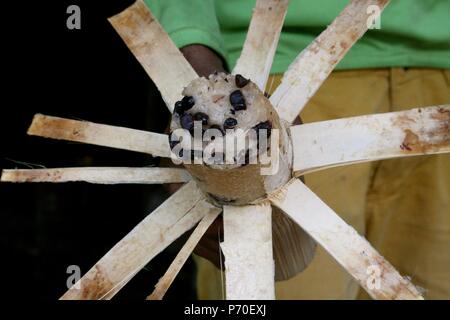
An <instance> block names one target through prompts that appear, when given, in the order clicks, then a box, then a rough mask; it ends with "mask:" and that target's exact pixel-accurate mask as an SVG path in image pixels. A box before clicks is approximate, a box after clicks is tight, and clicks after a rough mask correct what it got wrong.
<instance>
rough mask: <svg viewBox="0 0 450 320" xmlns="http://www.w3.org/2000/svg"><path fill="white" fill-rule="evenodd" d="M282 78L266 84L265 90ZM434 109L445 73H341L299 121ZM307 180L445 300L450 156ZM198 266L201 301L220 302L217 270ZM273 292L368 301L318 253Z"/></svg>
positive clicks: (428, 293) (449, 93)
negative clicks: (303, 269) (307, 264)
mask: <svg viewBox="0 0 450 320" xmlns="http://www.w3.org/2000/svg"><path fill="white" fill-rule="evenodd" d="M280 79H281V76H279V75H274V76H272V77H271V79H269V82H268V87H269V91H273V90H274V89H275V87H276V86H277V85H278V84H279V81H280ZM439 104H450V70H438V69H402V68H393V69H372V70H357V71H341V72H334V73H333V74H332V75H331V76H330V77H329V79H328V80H327V81H326V82H325V83H324V85H323V86H322V87H321V88H320V90H319V92H318V93H317V94H316V95H315V97H314V98H313V99H312V100H311V101H310V103H309V104H308V105H307V106H306V108H305V109H304V110H303V111H302V114H301V116H302V119H303V121H304V122H305V123H307V122H314V121H321V120H328V119H336V118H343V117H352V116H358V115H364V114H373V113H380V112H390V111H398V110H405V109H411V108H414V107H424V106H431V105H439ZM305 178H306V184H307V185H308V186H309V187H310V188H311V189H312V190H313V191H314V192H315V193H316V194H317V195H318V196H319V197H320V198H321V199H322V200H324V201H325V202H326V203H327V204H328V205H329V206H330V207H331V208H333V209H334V210H335V211H336V212H337V213H338V214H339V215H340V216H341V217H342V218H343V219H344V220H345V221H346V222H347V223H349V224H351V225H352V226H353V227H355V228H356V229H357V230H358V232H360V233H361V234H363V235H365V236H366V238H367V239H368V240H369V242H370V243H372V245H373V246H374V247H375V248H376V249H377V250H378V251H379V252H380V253H381V254H382V255H383V256H384V257H386V259H387V260H388V261H390V262H391V263H392V264H393V265H394V266H395V267H396V268H397V270H398V271H399V272H400V273H401V274H402V275H405V276H409V277H411V279H412V281H413V283H414V284H415V285H417V286H419V287H422V288H424V289H425V292H424V295H425V297H426V298H428V299H450V155H448V154H447V155H433V156H418V157H410V158H403V159H394V160H385V161H379V162H373V163H364V164H357V165H351V166H345V167H339V168H332V169H327V170H324V171H320V172H315V173H311V174H308V175H307V176H306V177H305ZM300 206H301V205H300ZM300 206H299V207H300ZM197 261H198V266H199V274H198V295H199V298H200V299H221V298H223V297H222V292H223V290H222V283H221V276H220V272H219V271H218V270H217V269H215V267H213V266H212V264H210V263H209V262H207V261H206V260H204V259H201V258H197ZM276 291H277V292H276V296H277V298H278V299H355V298H361V299H363V298H368V295H367V294H366V293H365V292H364V290H363V289H361V288H360V287H359V286H358V284H357V283H356V282H355V281H353V280H352V278H351V277H350V276H349V275H348V273H347V272H346V271H345V270H344V269H342V268H341V267H340V266H339V265H338V264H337V263H336V262H335V261H334V260H333V259H332V258H331V257H330V255H328V254H327V253H326V252H325V251H324V250H323V249H322V248H318V250H317V253H316V256H315V258H314V260H313V262H312V263H311V265H310V266H309V267H308V268H307V269H306V270H305V271H304V272H302V273H301V274H299V275H297V276H296V277H294V278H292V279H290V280H288V281H283V282H278V283H277V286H276Z"/></svg>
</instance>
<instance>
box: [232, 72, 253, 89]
mask: <svg viewBox="0 0 450 320" xmlns="http://www.w3.org/2000/svg"><path fill="white" fill-rule="evenodd" d="M235 81H236V87H238V88H243V87H245V86H246V85H247V84H248V83H249V82H250V80H249V79H246V78H244V77H243V76H242V75H240V74H237V75H236V78H235Z"/></svg>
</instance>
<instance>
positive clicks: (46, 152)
mask: <svg viewBox="0 0 450 320" xmlns="http://www.w3.org/2000/svg"><path fill="white" fill-rule="evenodd" d="M132 3H133V0H129V1H125V0H124V1H116V0H85V1H75V0H71V1H66V0H58V1H38V0H35V1H28V0H26V1H11V2H8V3H6V4H2V8H1V16H2V18H1V19H0V20H1V21H2V22H1V23H2V45H1V48H2V56H3V58H2V72H1V75H2V78H3V79H2V90H1V92H2V93H1V95H2V99H1V101H2V102H1V105H2V107H1V113H0V114H1V116H0V117H1V126H0V130H1V132H0V139H1V140H0V150H1V157H0V161H1V162H0V163H1V164H0V168H38V167H40V166H45V167H47V168H51V167H71V166H137V167H141V166H154V165H157V164H158V162H159V159H154V158H152V157H150V156H147V155H142V154H139V153H133V152H126V151H120V150H114V149H108V148H103V147H98V146H90V145H83V144H77V143H71V142H64V141H56V140H50V139H44V138H39V137H30V136H27V135H26V131H27V128H28V126H29V125H30V123H31V119H32V117H33V115H34V114H35V113H44V114H47V115H53V116H60V117H67V118H72V119H83V120H89V121H94V122H99V123H105V124H111V125H117V126H124V127H130V128H136V129H141V130H148V131H156V132H162V131H163V130H164V128H165V125H166V124H167V121H168V117H169V114H168V112H167V111H166V108H165V107H164V105H163V103H162V101H161V98H160V96H159V93H158V91H157V90H156V89H155V87H154V85H153V83H152V82H151V80H150V79H149V78H148V76H147V75H146V73H145V72H144V70H143V69H142V68H141V66H140V65H139V63H138V62H137V61H136V60H135V58H134V57H133V56H132V54H131V52H130V51H129V50H128V48H127V47H126V46H125V44H124V43H123V42H122V40H121V39H120V38H119V36H118V35H117V34H116V32H115V31H114V29H113V28H112V27H111V26H110V25H109V23H108V21H107V20H106V19H107V17H109V16H112V15H114V14H117V13H119V12H120V11H121V10H123V9H125V8H126V7H127V6H128V5H131V4H132ZM72 4H76V5H79V6H80V8H81V30H68V29H67V27H66V19H67V17H68V16H69V15H68V14H66V10H67V7H68V6H69V5H72ZM167 196H168V194H167V192H166V191H165V190H164V189H163V188H162V187H161V186H140V185H119V186H104V185H91V184H86V183H70V184H0V213H1V229H0V237H1V238H0V239H1V250H2V256H1V263H0V265H1V269H0V272H1V273H0V274H1V276H2V290H1V291H2V293H3V295H5V298H7V299H20V298H28V299H29V298H33V299H37V300H41V299H43V300H46V299H47V300H54V299H57V298H58V297H59V296H61V295H62V294H63V293H64V292H65V291H66V290H67V288H66V279H67V277H68V276H69V274H67V273H66V270H67V267H68V266H69V265H78V266H80V268H81V272H82V274H84V273H85V272H87V271H88V270H89V268H90V267H91V266H92V265H94V263H95V262H96V261H97V260H99V259H100V258H101V257H102V256H103V255H104V254H105V253H106V252H107V251H108V250H109V249H110V248H111V247H112V246H113V245H114V244H115V243H117V242H118V241H119V240H120V239H121V238H122V237H124V236H125V235H126V234H127V233H128V232H129V231H130V230H131V229H132V228H133V227H134V226H135V225H136V224H137V223H139V222H140V221H141V220H142V219H143V218H144V217H145V216H146V215H147V214H148V213H149V212H151V210H153V209H154V208H156V207H157V206H158V205H159V204H160V203H161V202H162V201H163V200H164V199H165V198H167ZM181 243H182V241H179V242H178V243H175V244H174V245H172V246H171V247H169V248H168V249H167V250H166V251H165V252H164V253H163V254H161V255H159V256H158V257H157V258H156V259H155V260H153V261H152V262H151V263H150V264H149V265H148V266H147V267H146V268H144V269H143V270H142V271H141V272H140V273H139V274H138V275H137V276H136V277H135V278H134V279H133V280H132V281H131V282H130V283H129V285H127V286H126V287H125V288H124V289H123V290H122V291H121V292H120V293H119V294H118V295H117V298H118V299H137V300H138V299H139V300H141V299H144V298H145V297H146V296H147V295H148V294H149V293H151V291H152V290H153V286H154V285H155V283H156V281H157V280H158V278H159V277H161V276H162V275H163V273H164V271H165V270H166V268H167V267H168V265H169V264H170V262H171V260H172V259H173V257H174V256H175V254H176V252H177V247H178V248H179V247H180V244H181ZM194 277H195V266H194V263H193V261H191V260H189V261H188V263H187V264H186V265H185V267H184V268H183V271H182V273H181V274H180V275H179V276H178V278H177V280H176V281H175V283H174V285H173V286H172V288H171V289H170V290H169V292H168V294H167V295H166V298H167V299H179V298H183V299H189V298H190V299H193V298H195V290H194V287H193V284H194Z"/></svg>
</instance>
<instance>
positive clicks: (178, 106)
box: [173, 101, 184, 115]
mask: <svg viewBox="0 0 450 320" xmlns="http://www.w3.org/2000/svg"><path fill="white" fill-rule="evenodd" d="M173 111H174V112H176V113H178V114H179V115H182V114H183V113H184V108H183V103H182V102H181V101H177V102H175V108H174V109H173Z"/></svg>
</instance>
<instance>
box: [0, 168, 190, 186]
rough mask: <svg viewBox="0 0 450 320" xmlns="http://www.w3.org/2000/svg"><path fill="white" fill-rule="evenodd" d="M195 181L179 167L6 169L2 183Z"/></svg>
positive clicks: (157, 182) (155, 182)
mask: <svg viewBox="0 0 450 320" xmlns="http://www.w3.org/2000/svg"><path fill="white" fill-rule="evenodd" d="M189 180H191V176H190V174H189V173H188V172H187V171H186V170H184V169H178V168H106V167H85V168H57V169H11V170H9V169H5V170H3V171H2V176H1V181H2V182H20V183H22V182H53V183H60V182H74V181H84V182H89V183H97V184H163V183H182V182H188V181H189Z"/></svg>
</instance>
